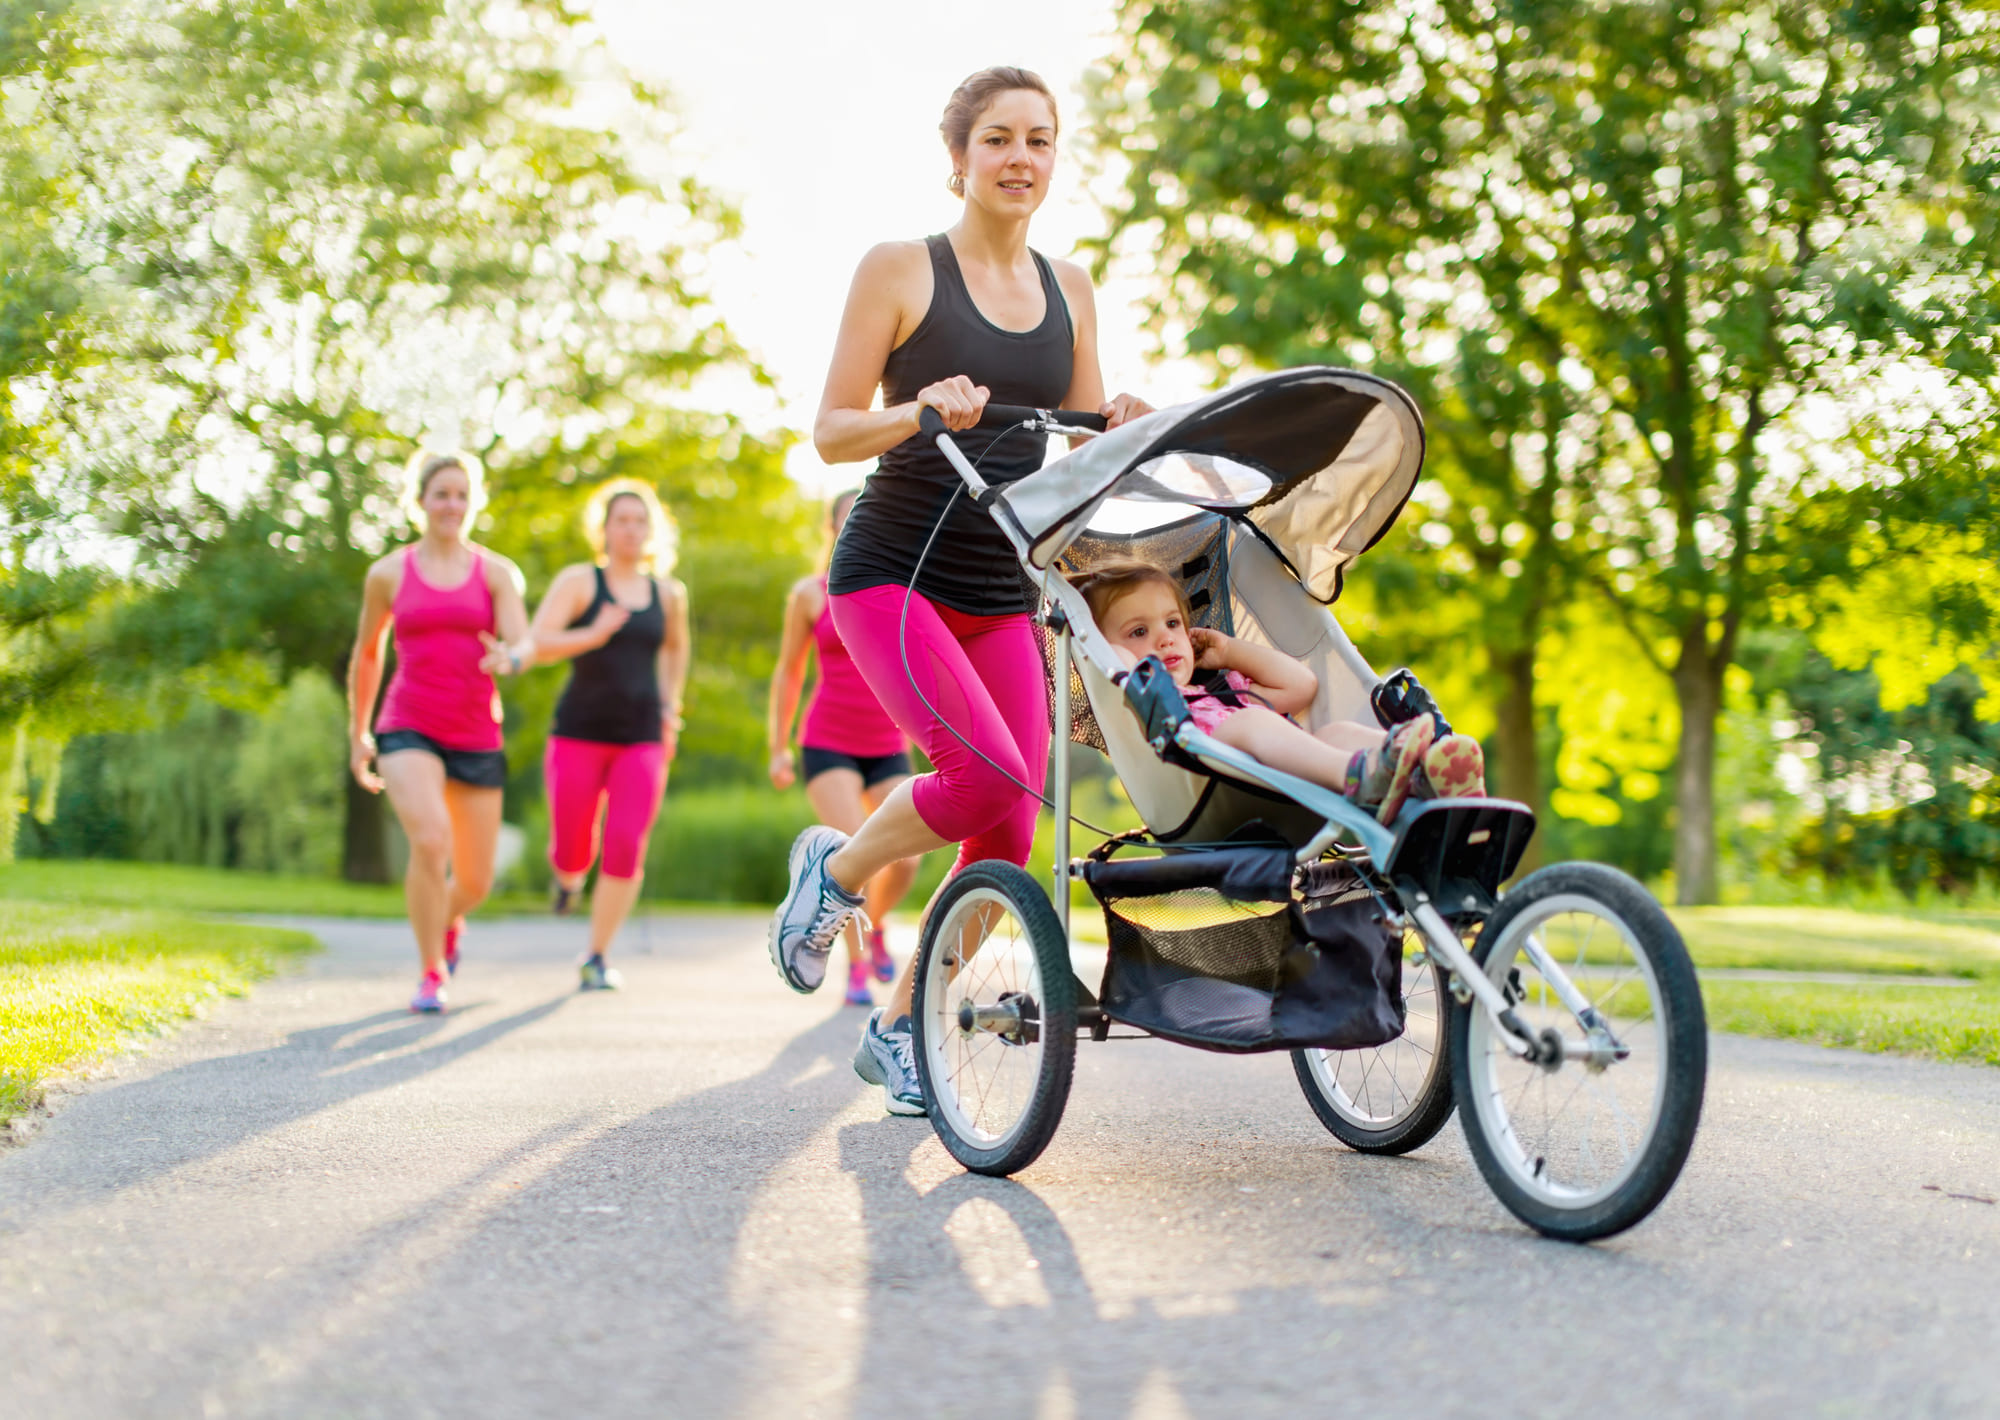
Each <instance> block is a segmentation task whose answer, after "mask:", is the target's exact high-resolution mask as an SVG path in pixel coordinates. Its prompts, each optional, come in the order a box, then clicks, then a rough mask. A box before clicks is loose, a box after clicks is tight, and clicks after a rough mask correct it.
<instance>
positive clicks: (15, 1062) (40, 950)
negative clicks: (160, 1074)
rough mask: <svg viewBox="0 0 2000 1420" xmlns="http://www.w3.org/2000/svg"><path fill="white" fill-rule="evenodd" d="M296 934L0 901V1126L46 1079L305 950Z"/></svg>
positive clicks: (231, 991) (306, 943)
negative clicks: (0, 1122)
mask: <svg viewBox="0 0 2000 1420" xmlns="http://www.w3.org/2000/svg"><path fill="white" fill-rule="evenodd" d="M315 946H316V944H315V943H314V941H313V939H312V938H311V937H309V936H307V935H306V934H305V933H303V932H290V931H283V930H279V929H277V928H273V927H262V926H248V925H243V924H238V923H222V922H205V921H201V920H199V919H196V918H191V917H184V916H180V915H178V914H173V913H160V912H127V911H120V910H117V909H115V908H113V909H108V910H107V909H104V908H77V907H70V906H58V905H55V904H51V903H26V902H0V1121H4V1120H6V1119H7V1118H9V1117H11V1116H12V1115H15V1114H18V1113H20V1112H21V1111H22V1110H24V1109H27V1108H29V1107H31V1106H32V1105H33V1104H34V1103H35V1102H36V1100H37V1099H39V1098H40V1093H41V1087H42V1084H43V1082H44V1081H46V1080H47V1079H48V1078H49V1076H50V1075H52V1074H54V1073H56V1072H58V1071H61V1070H65V1069H72V1068H74V1067H76V1066H78V1065H81V1064H85V1063H87V1062H89V1061H91V1060H94V1059H96V1058H98V1057H100V1056H102V1055H104V1054H106V1053H107V1052H109V1051H111V1050H113V1049H115V1048H116V1047H117V1046H118V1044H119V1042H120V1041H121V1040H123V1039H125V1038H126V1037H129V1036H132V1035H137V1034H141V1033H147V1032H153V1031H158V1030H161V1029H163V1028H164V1027H166V1026H168V1025H170V1024H172V1023H173V1022H175V1021H179V1020H182V1019H185V1018H186V1017H188V1016H191V1015H193V1014H194V1013H195V1011H196V1010H197V1009H199V1008H200V1006H201V1005H202V1003H204V1002H205V1001H209V1000H212V999H213V998H215V997H216V996H224V995H226V996H240V995H242V994H243V993H244V991H245V990H247V989H248V987H249V985H250V983H251V982H253V981H255V980H257V979H259V978H260V977H264V976H268V975H270V974H271V973H272V972H274V971H276V970H278V969H279V968H280V967H282V966H284V965H286V964H287V963H289V962H291V961H293V960H295V959H296V958H298V957H299V956H301V955H303V954H304V953H306V952H309V951H312V950H314V949H315Z"/></svg>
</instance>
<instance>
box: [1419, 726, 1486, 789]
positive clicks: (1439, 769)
mask: <svg viewBox="0 0 2000 1420" xmlns="http://www.w3.org/2000/svg"><path fill="white" fill-rule="evenodd" d="M1424 778H1425V779H1427V780H1429V781H1430V783H1429V789H1430V793H1429V795H1428V797H1430V798H1434V799H1483V798H1485V797H1486V755H1485V753H1484V752H1483V751H1481V749H1480V748H1479V741H1478V740H1475V739H1474V738H1473V737H1472V736H1471V735H1446V736H1445V737H1444V738H1443V739H1441V740H1438V741H1437V742H1436V743H1434V744H1433V745H1432V746H1431V747H1430V748H1429V749H1428V750H1426V751H1425V752H1424Z"/></svg>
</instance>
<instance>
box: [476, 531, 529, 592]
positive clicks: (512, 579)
mask: <svg viewBox="0 0 2000 1420" xmlns="http://www.w3.org/2000/svg"><path fill="white" fill-rule="evenodd" d="M466 546H467V547H468V548H470V549H471V551H472V555H473V556H474V557H477V558H478V559H479V565H480V566H481V567H482V568H484V569H485V572H486V585H487V586H489V587H491V588H492V589H493V590H494V591H496V592H497V591H499V590H500V588H501V587H502V586H505V585H511V586H512V587H513V588H514V590H515V591H517V592H518V591H523V590H525V589H526V587H527V585H528V579H527V578H526V577H524V576H522V575H521V569H520V568H519V567H517V566H515V565H514V559H513V558H511V557H509V556H507V555H506V554H505V553H504V552H495V551H494V550H493V549H492V548H490V547H483V546H481V545H480V544H479V543H476V542H468V543H466Z"/></svg>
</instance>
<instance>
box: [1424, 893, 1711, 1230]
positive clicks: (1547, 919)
mask: <svg viewBox="0 0 2000 1420" xmlns="http://www.w3.org/2000/svg"><path fill="white" fill-rule="evenodd" d="M1472 954H1473V958H1474V960H1476V961H1477V962H1478V963H1479V965H1480V966H1481V967H1482V968H1483V969H1484V971H1485V973H1486V976H1487V978H1488V979H1489V980H1490V981H1492V982H1493V984H1494V985H1495V986H1498V987H1499V988H1500V989H1501V991H1502V992H1504V993H1505V994H1506V996H1507V998H1508V1000H1509V1002H1510V1003H1511V1004H1512V1007H1513V1010H1514V1013H1515V1014H1516V1015H1518V1016H1519V1017H1520V1018H1521V1020H1522V1021H1523V1022H1524V1023H1525V1024H1526V1025H1527V1026H1528V1028H1529V1029H1530V1030H1531V1031H1532V1032H1533V1033H1534V1034H1535V1035H1536V1036H1537V1037H1539V1038H1540V1039H1541V1040H1543V1041H1545V1042H1547V1043H1548V1044H1551V1045H1553V1044H1555V1043H1556V1042H1557V1041H1560V1042H1561V1046H1562V1050H1561V1054H1560V1055H1559V1056H1557V1057H1554V1058H1550V1057H1546V1056H1545V1057H1544V1058H1542V1059H1541V1060H1539V1061H1538V1060H1530V1059H1528V1058H1526V1057H1525V1056H1524V1055H1523V1054H1522V1053H1521V1051H1520V1050H1519V1049H1518V1048H1517V1047H1514V1046H1511V1045H1510V1043H1509V1041H1508V1039H1507V1038H1506V1036H1505V1033H1504V1032H1503V1031H1502V1030H1501V1029H1500V1027H1499V1026H1497V1025H1496V1024H1495V1023H1494V1021H1493V1018H1492V1017H1491V1016H1490V1015H1489V1014H1488V1013H1487V1012H1486V1011H1485V1010H1483V1009H1481V1008H1480V1007H1479V1006H1478V1004H1477V1003H1476V1002H1475V1003H1471V1004H1467V1005H1458V1004H1454V1005H1453V1007H1452V1010H1451V1051H1452V1074H1453V1083H1454V1086H1455V1088H1456V1090H1457V1093H1458V1102H1459V1117H1460V1118H1461V1119H1462V1120H1463V1121H1464V1122H1465V1138H1466V1143H1467V1144H1468V1145H1469V1146H1470V1147H1471V1150H1472V1157H1473V1159H1474V1160H1475V1161H1477V1163H1478V1164H1479V1171H1480V1172H1481V1173H1482V1174H1484V1175H1485V1176H1486V1182H1487V1183H1488V1184H1489V1185H1490V1186H1491V1187H1492V1189H1493V1191H1494V1193H1495V1194H1496V1195H1498V1197H1499V1199H1500V1201H1501V1202H1502V1203H1504V1204H1505V1205H1506V1206H1507V1208H1508V1209H1509V1210H1510V1211H1511V1212H1512V1213H1513V1214H1514V1215H1515V1216H1516V1217H1517V1218H1519V1219H1520V1220H1521V1221H1522V1222H1524V1223H1526V1224H1528V1226H1529V1227H1531V1228H1534V1229H1536V1230H1537V1231H1538V1232H1542V1233H1546V1234H1548V1235H1549V1236H1550V1237H1557V1238H1566V1239H1569V1240H1571V1241H1575V1242H1587V1241H1589V1240H1591V1239H1594V1238H1602V1237H1609V1236H1610V1235H1611V1234H1613V1233H1617V1232H1622V1231H1624V1230H1625V1229H1626V1228H1629V1227H1631V1226H1632V1225H1633V1224H1634V1223H1636V1222H1638V1221H1639V1220H1640V1219H1642V1218H1644V1217H1645V1216H1646V1215H1647V1214H1648V1213H1651V1212H1652V1211H1653V1209H1654V1208H1656V1207H1658V1206H1659V1204H1660V1201H1661V1200H1662V1199H1664V1198H1665V1197H1666V1196H1667V1192H1668V1190H1670V1189H1671V1188H1672V1187H1673V1186H1674V1181H1675V1179H1677V1178H1678V1177H1679V1176H1680V1171H1681V1165H1682V1164H1683V1163H1685V1162H1686V1160H1687V1155H1688V1149H1689V1147H1690V1146H1691V1145H1692V1144H1693V1142H1694V1131H1695V1125H1696V1123H1697V1122H1698V1121H1699V1120H1700V1118H1701V1101H1702V1094H1703V1092H1704V1089H1705V1086H1706V1081H1707V1074H1708V1034H1707V1031H1708V1027H1707V1021H1706V1019H1705V1017H1704V1014H1703V1011H1702V1004H1701V986H1700V983H1699V982H1698V981H1697V980H1696V979H1695V971H1694V964H1693V962H1692V961H1690V960H1689V958H1688V954H1687V947H1686V946H1685V945H1684V944H1683V943H1682V941H1681V936H1680V933H1679V931H1677V930H1676V929H1675V927H1674V924H1673V922H1672V921H1671V920H1670V919H1669V918H1668V917H1667V914H1666V913H1665V912H1663V911H1662V910H1661V909H1660V905H1659V904H1658V903H1657V902H1655V901H1653V898H1652V896H1651V895H1650V894H1649V893H1647V891H1646V890H1645V889H1644V888H1642V887H1640V886H1639V884H1638V883H1636V882H1634V881H1633V880H1632V879H1630V878H1628V877H1626V876H1625V875H1624V874H1623V873H1621V872H1618V871H1617V870H1616V869H1613V868H1607V867H1604V866H1603V865H1601V864H1598V863H1561V864H1557V865H1556V866H1554V867H1548V868H1544V869H1542V870H1541V871H1540V872H1538V873H1532V874H1530V875H1529V876H1528V877H1526V878H1524V879H1523V880H1522V881H1521V882H1520V883H1519V884H1517V885H1516V886H1515V887H1514V889H1513V890H1512V891H1511V892H1509V893H1508V894H1507V897H1506V900H1505V901H1503V902H1502V903H1501V904H1500V908H1499V910H1498V911H1497V912H1495V913H1494V914H1493V916H1492V917H1491V918H1490V919H1488V921H1487V923H1486V927H1485V930H1484V931H1482V932H1481V933H1480V936H1479V941H1478V944H1477V945H1476V946H1475V947H1474V948H1473V953H1472ZM1565 995H1567V996H1568V997H1569V998H1570V999H1567V1000H1565V999H1564V996H1565Z"/></svg>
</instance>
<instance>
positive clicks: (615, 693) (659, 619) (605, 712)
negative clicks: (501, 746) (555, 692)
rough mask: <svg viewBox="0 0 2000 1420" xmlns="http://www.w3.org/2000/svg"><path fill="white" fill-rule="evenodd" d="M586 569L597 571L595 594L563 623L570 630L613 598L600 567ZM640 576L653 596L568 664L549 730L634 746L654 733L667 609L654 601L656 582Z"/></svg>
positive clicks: (652, 739) (647, 741) (657, 735)
mask: <svg viewBox="0 0 2000 1420" xmlns="http://www.w3.org/2000/svg"><path fill="white" fill-rule="evenodd" d="M592 571H593V572H595V573H596V576H597V595H596V596H594V597H592V598H591V599H590V605H589V606H587V607H585V608H584V609H583V615H581V616H579V617H578V618H577V619H576V620H575V621H572V622H571V623H570V624H569V629H570V630H571V631H575V630H576V629H578V628H579V627H584V626H588V625H590V623H591V621H592V620H594V619H595V618H596V616H597V609H598V608H599V607H601V606H603V605H605V604H606V603H607V602H611V601H614V600H616V598H614V597H613V596H612V595H611V587H610V585H609V584H608V583H606V582H605V580H604V569H603V568H602V567H597V568H593V569H592ZM646 580H647V581H648V582H649V583H651V584H652V588H653V599H652V600H651V601H650V602H648V603H647V604H646V609H645V610H644V611H635V612H633V613H632V614H631V615H630V616H628V617H626V618H625V624H624V625H623V626H621V627H619V628H618V629H617V630H616V631H614V632H612V633H611V639H610V640H609V641H606V642H605V643H604V644H603V645H602V646H599V647H598V648H597V649H596V650H593V651H585V652H584V653H583V654H582V655H580V656H578V657H577V658H576V659H575V660H574V661H572V662H571V663H570V671H569V684H568V685H566V686H564V687H563V693H562V699H560V700H558V701H557V702H556V721H555V726H554V733H555V734H558V735H561V736H562V737H563V738H564V739H566V740H595V741H596V742H597V743H599V744H610V745H637V744H652V743H654V742H656V741H657V740H658V739H659V738H660V674H659V662H658V660H657V657H658V656H659V654H660V643H661V642H662V641H664V640H666V639H667V612H666V608H665V607H663V606H661V605H660V584H659V582H658V581H657V580H655V579H653V578H651V577H649V578H647V579H646Z"/></svg>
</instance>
